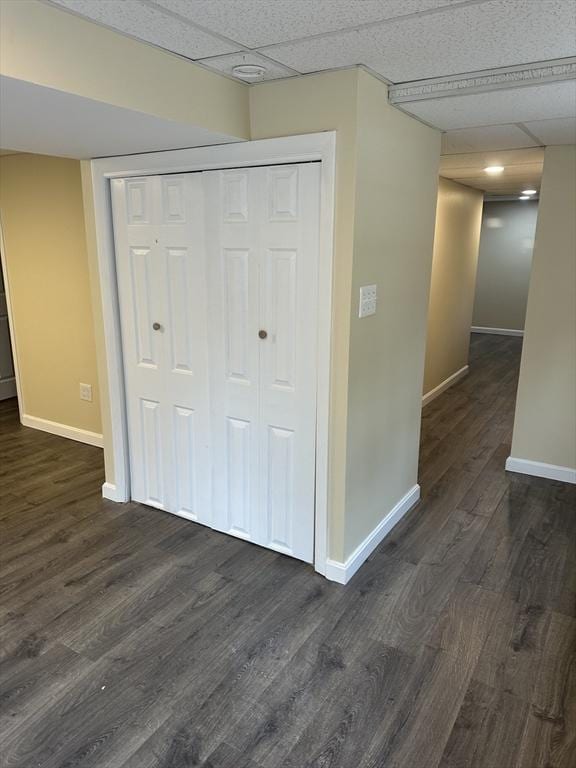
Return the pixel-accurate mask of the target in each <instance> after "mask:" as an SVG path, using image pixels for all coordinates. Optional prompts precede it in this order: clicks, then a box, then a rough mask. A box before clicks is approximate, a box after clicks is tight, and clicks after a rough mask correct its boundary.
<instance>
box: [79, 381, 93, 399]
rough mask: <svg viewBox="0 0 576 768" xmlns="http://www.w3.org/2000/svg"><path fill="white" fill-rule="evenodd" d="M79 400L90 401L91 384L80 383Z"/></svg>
mask: <svg viewBox="0 0 576 768" xmlns="http://www.w3.org/2000/svg"><path fill="white" fill-rule="evenodd" d="M80 400H86V401H87V402H88V403H91V402H92V384H80Z"/></svg>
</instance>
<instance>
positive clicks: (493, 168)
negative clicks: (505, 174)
mask: <svg viewBox="0 0 576 768" xmlns="http://www.w3.org/2000/svg"><path fill="white" fill-rule="evenodd" d="M503 170H504V166H503V165H489V166H488V168H484V172H485V173H489V174H490V175H491V176H497V175H498V174H499V173H502V171H503Z"/></svg>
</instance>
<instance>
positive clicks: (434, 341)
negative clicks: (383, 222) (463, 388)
mask: <svg viewBox="0 0 576 768" xmlns="http://www.w3.org/2000/svg"><path fill="white" fill-rule="evenodd" d="M482 200H483V194H482V192H480V191H479V190H477V189H472V188H470V187H465V186H463V185H462V184H457V183H456V182H454V181H449V180H448V179H443V178H441V179H440V184H439V187H438V204H437V208H436V229H435V234H434V255H433V260H432V279H431V284H430V300H429V305H428V332H427V337H426V363H425V367H424V395H426V394H428V393H430V392H432V390H434V389H435V388H436V387H440V386H441V385H442V384H443V383H444V382H446V381H447V380H448V379H450V377H451V376H454V375H455V374H458V373H459V372H462V373H465V371H463V369H465V368H466V366H467V365H468V348H469V345H470V322H471V319H472V305H473V302H474V286H475V283H476V266H477V262H478V244H479V241H480V222H481V218H482Z"/></svg>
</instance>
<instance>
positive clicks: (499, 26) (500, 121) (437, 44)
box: [44, 0, 576, 152]
mask: <svg viewBox="0 0 576 768" xmlns="http://www.w3.org/2000/svg"><path fill="white" fill-rule="evenodd" d="M44 1H45V2H51V3H52V4H54V5H57V6H59V7H61V8H64V9H66V10H68V11H71V12H74V13H78V14H80V15H82V16H85V17H87V18H89V19H91V20H93V21H96V22H98V23H100V24H104V25H106V26H109V27H111V28H113V29H116V30H118V31H120V32H122V33H124V34H128V35H131V36H133V37H136V38H138V39H140V40H144V41H146V42H148V43H151V44H153V45H157V46H160V47H162V48H164V49H167V50H169V51H172V52H174V53H176V54H179V55H182V56H185V57H187V58H189V59H192V60H194V61H197V62H199V63H200V64H202V66H206V67H208V68H210V69H214V70H217V71H219V72H221V73H223V74H225V75H228V76H232V67H234V66H235V65H237V64H241V63H254V64H261V65H263V66H264V67H266V72H265V74H264V75H263V78H262V79H264V80H267V79H274V78H282V77H294V76H298V75H299V74H306V73H311V72H317V71H320V70H327V69H334V68H342V67H349V66H355V65H363V66H365V67H367V68H369V69H370V70H371V71H372V72H374V73H375V74H376V75H377V76H379V77H381V78H383V79H385V80H386V81H388V82H390V83H407V82H412V81H416V80H429V79H433V78H439V77H450V76H459V75H462V74H463V73H472V72H474V73H478V72H488V73H489V72H491V71H492V70H494V69H498V68H509V67H516V66H518V65H528V66H532V64H533V63H535V62H549V61H551V60H558V59H560V60H561V59H566V58H568V57H572V56H576V2H574V0H44ZM569 76H572V75H569ZM522 86H523V87H518V84H517V83H516V84H514V83H512V84H511V85H510V86H509V87H508V86H507V88H506V90H490V92H487V93H476V92H474V93H473V94H472V95H470V94H465V93H462V91H460V93H458V94H456V95H449V96H444V97H441V98H433V99H432V98H431V99H421V100H418V101H416V100H415V101H409V102H405V103H403V104H402V105H401V107H400V108H402V109H404V110H405V111H407V112H409V113H410V114H413V115H415V116H416V117H418V118H419V119H421V120H423V121H425V122H428V123H430V124H431V125H434V126H436V127H439V128H441V129H442V130H446V131H449V132H452V131H455V132H457V133H455V134H453V135H452V136H451V135H450V134H449V135H448V138H447V139H446V140H445V146H446V147H447V151H449V152H453V151H461V147H462V146H463V145H465V146H466V147H469V146H470V145H472V146H473V147H474V148H475V149H476V150H484V149H490V148H492V147H493V145H494V143H495V142H496V143H497V142H498V137H499V136H501V138H502V141H503V146H502V147H501V148H505V147H508V146H510V145H513V146H516V147H525V146H527V142H529V144H528V145H530V146H538V145H540V144H545V143H549V142H550V141H553V142H558V141H560V142H562V143H565V142H568V141H570V142H571V141H573V140H574V134H575V132H576V81H575V80H574V79H572V80H565V81H564V82H546V83H545V84H542V83H540V84H538V85H528V86H526V85H525V83H522ZM544 121H546V124H545V125H544V124H543V122H544ZM523 124H524V125H523ZM484 126H489V127H488V128H486V129H484V128H483V127H484ZM494 126H498V127H500V128H501V131H500V132H499V131H497V130H494ZM530 126H533V127H534V128H535V130H533V129H532V128H531V127H530ZM479 127H481V128H482V129H481V130H480V129H479V130H476V131H475V132H470V133H468V134H464V133H463V129H470V128H479Z"/></svg>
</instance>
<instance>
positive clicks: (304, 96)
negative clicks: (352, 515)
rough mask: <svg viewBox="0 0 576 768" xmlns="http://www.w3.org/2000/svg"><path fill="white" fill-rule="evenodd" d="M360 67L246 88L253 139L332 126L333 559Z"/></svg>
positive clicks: (342, 453) (339, 512)
mask: <svg viewBox="0 0 576 768" xmlns="http://www.w3.org/2000/svg"><path fill="white" fill-rule="evenodd" d="M357 93H358V71H357V70H346V71H341V72H330V73H327V74H323V75H311V76H308V77H302V78H292V79H290V80H283V81H281V82H269V83H262V84H260V85H256V86H254V87H253V88H251V89H250V115H251V136H252V139H263V138H271V137H274V136H288V135H292V134H299V133H314V132H316V131H329V130H336V131H337V138H336V211H335V232H334V235H335V240H334V285H333V291H334V293H333V320H332V322H333V338H332V350H331V353H332V377H331V402H330V414H331V415H330V451H331V454H330V468H329V474H330V480H329V484H330V491H329V506H330V510H331V525H330V543H329V551H330V554H331V557H334V558H336V559H340V558H341V556H342V552H343V549H344V495H345V490H344V482H345V475H346V415H347V407H348V406H347V403H348V349H349V335H350V286H351V279H352V253H353V248H354V215H355V189H356V161H357V158H356V156H357V114H356V109H357Z"/></svg>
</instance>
